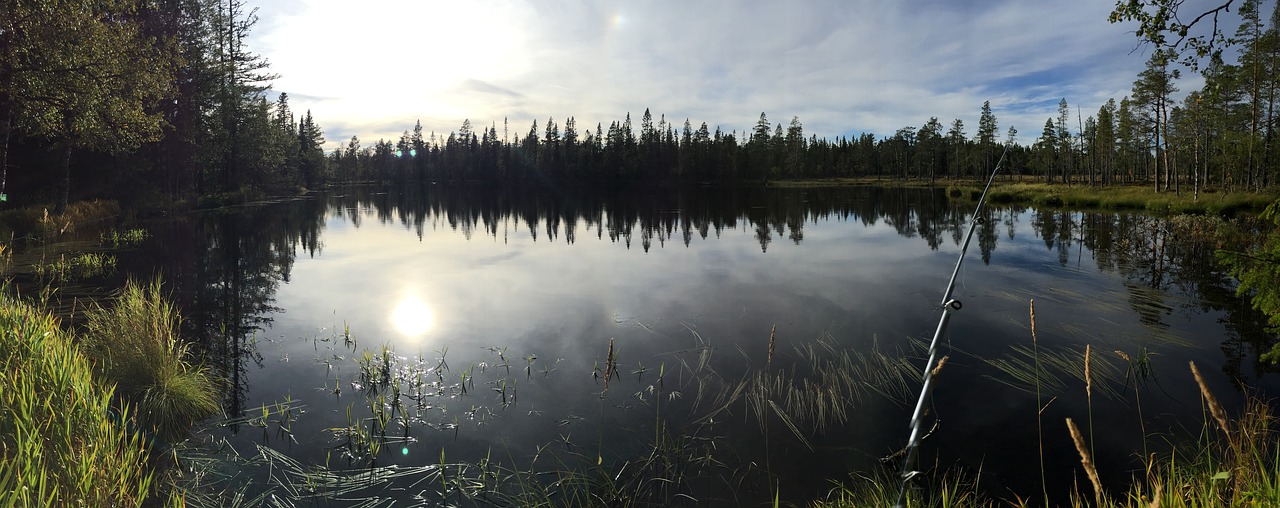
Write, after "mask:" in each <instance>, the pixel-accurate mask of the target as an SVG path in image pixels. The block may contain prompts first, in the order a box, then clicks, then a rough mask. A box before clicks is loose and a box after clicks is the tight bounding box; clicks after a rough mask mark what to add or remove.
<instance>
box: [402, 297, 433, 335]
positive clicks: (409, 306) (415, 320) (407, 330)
mask: <svg viewBox="0 0 1280 508" xmlns="http://www.w3.org/2000/svg"><path fill="white" fill-rule="evenodd" d="M435 324H436V316H435V313H433V312H431V307H429V306H427V303H426V302H424V301H422V299H420V298H418V297H416V296H406V297H404V298H401V299H400V302H399V303H397V304H396V307H395V309H394V310H392V311H391V325H392V326H394V327H395V328H396V331H398V332H400V333H401V334H402V335H405V336H407V337H420V336H422V335H424V334H426V333H427V332H429V331H431V328H432V327H434V326H435Z"/></svg>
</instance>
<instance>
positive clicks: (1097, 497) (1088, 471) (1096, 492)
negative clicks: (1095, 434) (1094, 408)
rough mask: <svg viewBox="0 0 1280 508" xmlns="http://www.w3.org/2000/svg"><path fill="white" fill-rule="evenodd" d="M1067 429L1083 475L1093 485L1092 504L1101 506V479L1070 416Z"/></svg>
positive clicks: (1091, 456) (1091, 455)
mask: <svg viewBox="0 0 1280 508" xmlns="http://www.w3.org/2000/svg"><path fill="white" fill-rule="evenodd" d="M1067 431H1068V432H1069V433H1070V434H1071V441H1072V442H1073V443H1075V445H1076V451H1077V452H1079V453H1080V465H1081V466H1082V467H1084V472H1085V475H1087V476H1088V477H1089V483H1090V484H1091V485H1093V499H1094V506H1102V496H1103V494H1102V479H1101V478H1099V477H1098V468H1097V466H1096V465H1094V463H1093V454H1091V453H1089V447H1088V446H1087V445H1085V443H1084V437H1083V436H1081V435H1080V429H1079V428H1077V427H1076V422H1074V421H1071V419H1070V418H1067Z"/></svg>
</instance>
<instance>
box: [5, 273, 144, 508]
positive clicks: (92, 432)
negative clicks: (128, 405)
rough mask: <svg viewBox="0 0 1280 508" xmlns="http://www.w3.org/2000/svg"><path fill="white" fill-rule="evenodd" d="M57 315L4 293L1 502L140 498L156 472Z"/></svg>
mask: <svg viewBox="0 0 1280 508" xmlns="http://www.w3.org/2000/svg"><path fill="white" fill-rule="evenodd" d="M112 393H113V391H112V388H111V387H110V386H109V385H104V384H100V383H97V382H96V381H95V378H94V375H93V371H92V368H91V366H90V362H89V360H88V359H87V358H85V356H84V355H83V354H82V353H81V352H80V350H79V349H78V348H77V347H76V346H75V345H74V344H73V341H72V340H71V337H70V336H68V335H67V334H66V333H65V332H63V331H62V330H61V329H60V327H59V326H58V320H57V319H56V318H54V317H51V316H50V315H49V314H47V313H45V312H43V311H40V310H37V309H36V308H35V307H34V306H33V305H31V304H29V303H27V302H23V301H20V300H18V299H16V298H15V297H12V296H9V295H8V294H7V292H6V294H0V506H77V505H79V506H136V505H139V504H141V503H142V502H143V501H144V500H145V499H146V498H147V495H148V492H149V490H150V488H151V485H152V478H153V475H152V473H151V472H150V471H149V470H148V468H147V465H146V464H147V459H148V452H147V448H146V445H145V443H144V442H143V440H142V438H141V436H139V435H138V434H136V433H133V432H130V431H128V430H127V429H126V428H125V427H124V422H123V420H122V419H121V418H120V417H119V416H117V415H118V414H119V413H117V411H116V409H115V408H114V407H113V406H112Z"/></svg>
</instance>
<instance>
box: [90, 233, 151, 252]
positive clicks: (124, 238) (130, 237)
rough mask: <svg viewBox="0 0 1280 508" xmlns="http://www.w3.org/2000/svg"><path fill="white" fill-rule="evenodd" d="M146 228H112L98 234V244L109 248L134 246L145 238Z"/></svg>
mask: <svg viewBox="0 0 1280 508" xmlns="http://www.w3.org/2000/svg"><path fill="white" fill-rule="evenodd" d="M147 236H149V235H148V234H147V230H146V229H143V228H133V229H126V230H124V231H120V230H118V229H115V228H112V229H111V230H110V231H107V232H105V233H102V234H100V235H98V244H99V245H102V246H103V247H107V248H111V249H119V248H122V247H136V246H137V245H138V244H140V243H142V241H143V240H146V239H147Z"/></svg>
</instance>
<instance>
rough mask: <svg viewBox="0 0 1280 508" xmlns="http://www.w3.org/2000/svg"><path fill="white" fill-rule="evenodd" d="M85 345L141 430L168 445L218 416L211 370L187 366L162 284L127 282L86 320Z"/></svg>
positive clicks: (173, 311)
mask: <svg viewBox="0 0 1280 508" xmlns="http://www.w3.org/2000/svg"><path fill="white" fill-rule="evenodd" d="M86 320H87V322H86V324H85V332H84V339H83V340H84V346H85V350H86V352H88V353H89V355H90V356H92V357H93V358H95V359H97V364H96V366H95V368H96V370H97V371H98V373H99V375H100V376H101V377H102V378H103V379H107V380H111V381H112V382H115V383H117V391H118V392H119V395H121V396H122V397H123V398H124V399H125V400H128V401H131V402H132V403H133V404H134V405H135V406H136V408H137V413H136V418H137V422H138V424H139V425H141V426H142V428H143V429H145V430H147V431H149V432H154V433H155V434H156V435H157V436H158V437H160V438H161V439H164V440H166V441H172V440H175V439H179V438H181V437H183V435H184V434H185V433H186V432H188V431H189V429H190V428H191V426H192V425H193V424H195V423H196V422H198V421H200V420H203V419H205V418H207V417H209V416H213V415H214V414H217V413H218V412H219V411H220V407H219V404H218V397H217V393H216V390H215V385H214V381H213V378H212V377H211V376H210V374H209V369H208V368H207V367H205V366H203V365H196V364H192V363H191V362H190V361H188V356H189V354H188V350H187V344H186V342H184V341H182V340H180V339H179V337H178V335H177V330H178V324H179V321H180V318H179V316H178V312H177V310H176V309H175V308H174V307H173V305H172V304H171V303H169V302H167V301H165V299H164V298H163V296H162V295H161V290H160V282H159V281H158V280H157V281H156V282H153V283H152V284H151V285H150V286H143V285H141V284H139V283H137V282H134V281H129V282H127V283H126V284H125V287H124V289H123V290H121V292H120V296H119V297H118V298H117V299H116V301H115V304H114V305H112V306H111V307H110V308H104V307H101V306H97V307H94V308H93V309H91V310H90V311H89V312H88V313H87V315H86Z"/></svg>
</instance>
